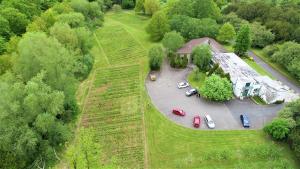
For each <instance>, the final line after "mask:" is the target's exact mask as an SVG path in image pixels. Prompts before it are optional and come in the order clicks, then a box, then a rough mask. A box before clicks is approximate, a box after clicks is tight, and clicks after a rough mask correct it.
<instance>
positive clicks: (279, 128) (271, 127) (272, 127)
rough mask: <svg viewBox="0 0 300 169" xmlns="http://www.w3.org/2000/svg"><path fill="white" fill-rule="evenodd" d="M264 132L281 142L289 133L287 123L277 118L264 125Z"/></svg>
mask: <svg viewBox="0 0 300 169" xmlns="http://www.w3.org/2000/svg"><path fill="white" fill-rule="evenodd" d="M264 131H265V132H267V133H268V134H270V135H271V136H272V137H273V138H274V139H276V140H283V139H285V138H287V136H288V134H289V133H290V128H289V123H288V121H287V120H286V119H281V118H278V119H275V120H273V121H272V122H271V123H269V124H268V125H266V126H265V127H264Z"/></svg>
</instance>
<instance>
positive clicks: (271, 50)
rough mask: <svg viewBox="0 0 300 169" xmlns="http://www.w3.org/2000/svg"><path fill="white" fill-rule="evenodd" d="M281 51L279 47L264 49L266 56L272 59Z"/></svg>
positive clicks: (269, 46) (270, 46)
mask: <svg viewBox="0 0 300 169" xmlns="http://www.w3.org/2000/svg"><path fill="white" fill-rule="evenodd" d="M278 50H279V48H278V46H277V45H268V46H266V47H265V48H264V49H263V52H264V54H266V55H267V56H269V57H271V56H272V55H273V54H274V53H275V52H277V51H278Z"/></svg>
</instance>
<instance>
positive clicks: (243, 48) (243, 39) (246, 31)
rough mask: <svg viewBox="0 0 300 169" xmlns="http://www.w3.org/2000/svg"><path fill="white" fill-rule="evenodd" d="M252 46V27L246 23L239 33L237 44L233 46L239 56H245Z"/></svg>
mask: <svg viewBox="0 0 300 169" xmlns="http://www.w3.org/2000/svg"><path fill="white" fill-rule="evenodd" d="M250 46H251V39H250V28H249V26H248V25H244V26H242V28H241V29H240V31H239V32H238V34H237V37H236V40H235V44H234V46H233V48H234V52H235V53H236V54H237V55H239V56H245V54H246V52H247V51H248V49H249V48H250Z"/></svg>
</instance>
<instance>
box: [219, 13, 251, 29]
mask: <svg viewBox="0 0 300 169" xmlns="http://www.w3.org/2000/svg"><path fill="white" fill-rule="evenodd" d="M222 21H223V23H227V22H229V23H230V24H231V25H232V26H233V27H234V29H235V31H239V30H240V29H241V27H242V26H243V25H246V24H249V22H248V21H247V20H244V19H241V18H239V17H238V16H237V15H236V14H235V13H233V12H232V13H229V14H228V15H224V16H223V17H222Z"/></svg>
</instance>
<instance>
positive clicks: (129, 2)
mask: <svg viewBox="0 0 300 169" xmlns="http://www.w3.org/2000/svg"><path fill="white" fill-rule="evenodd" d="M121 5H122V8H123V9H131V8H133V7H134V1H133V0H122V4H121Z"/></svg>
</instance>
